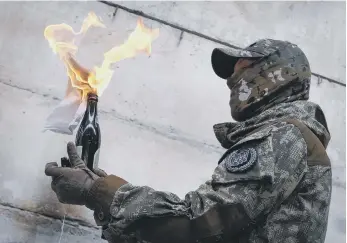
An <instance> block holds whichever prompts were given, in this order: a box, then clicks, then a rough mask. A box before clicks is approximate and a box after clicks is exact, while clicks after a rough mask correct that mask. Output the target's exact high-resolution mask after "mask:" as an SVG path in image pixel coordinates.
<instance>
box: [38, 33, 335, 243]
mask: <svg viewBox="0 0 347 243" xmlns="http://www.w3.org/2000/svg"><path fill="white" fill-rule="evenodd" d="M212 66H213V69H214V71H215V73H216V74H217V75H218V76H219V77H221V78H223V79H226V80H227V86H228V87H229V89H230V93H231V95H230V108H231V115H232V117H233V118H234V120H236V121H237V123H230V122H228V123H222V124H217V125H215V126H214V131H215V134H216V137H217V139H218V140H219V142H220V143H221V145H222V146H223V147H224V148H226V149H227V151H226V153H225V154H224V155H223V156H222V158H221V159H220V160H219V162H218V164H217V163H216V166H217V167H216V169H215V171H214V172H213V174H212V178H211V180H209V181H207V182H206V183H205V184H203V185H201V186H200V187H199V188H198V189H197V190H196V191H192V192H189V193H187V195H186V196H185V199H184V200H182V199H180V198H179V197H178V196H176V195H175V194H172V193H167V192H160V191H155V190H154V189H152V188H150V187H146V186H135V185H132V184H131V183H128V182H127V181H125V180H124V179H122V178H119V177H117V176H115V175H109V176H107V175H106V174H105V173H104V172H102V171H99V170H97V171H95V173H93V172H91V171H90V170H88V169H87V168H86V166H85V165H84V163H83V162H82V161H81V159H80V158H79V157H78V155H77V153H76V149H75V146H74V144H73V143H69V144H68V154H69V157H70V161H71V163H72V167H73V168H62V167H58V166H57V164H56V163H48V164H47V165H46V169H45V173H46V175H48V176H52V179H53V181H52V188H53V190H54V191H55V192H56V194H57V196H58V198H59V200H60V202H62V203H69V204H78V205H86V206H87V207H88V208H90V209H91V210H94V216H95V220H96V222H97V224H98V225H100V226H102V227H103V237H104V238H105V239H107V240H108V241H109V242H163V243H166V242H180V243H181V242H296V243H299V242H300V243H301V242H302V243H304V242H305V243H306V242H324V239H325V234H326V229H327V221H328V213H329V205H330V197H331V178H332V176H331V167H330V161H329V158H328V156H327V154H326V151H325V150H326V147H327V145H328V142H329V140H330V135H329V131H328V127H327V124H326V121H325V117H324V114H323V112H322V110H321V108H320V107H319V106H318V105H316V104H314V103H311V102H309V101H307V100H308V98H309V88H310V77H311V71H310V66H309V63H308V60H307V58H306V56H305V54H304V53H303V52H302V51H301V49H300V48H299V47H298V46H296V45H294V44H292V43H289V42H285V41H278V40H271V39H265V40H260V41H257V42H256V43H254V44H252V45H250V46H249V47H247V48H245V49H244V50H228V49H215V50H214V51H213V53H212ZM177 183H179V182H177Z"/></svg>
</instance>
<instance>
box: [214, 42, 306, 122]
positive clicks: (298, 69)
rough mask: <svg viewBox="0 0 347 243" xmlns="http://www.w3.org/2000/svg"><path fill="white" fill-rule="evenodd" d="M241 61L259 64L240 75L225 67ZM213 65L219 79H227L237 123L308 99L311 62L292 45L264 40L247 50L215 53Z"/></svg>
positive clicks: (227, 50)
mask: <svg viewBox="0 0 347 243" xmlns="http://www.w3.org/2000/svg"><path fill="white" fill-rule="evenodd" d="M241 57H242V58H248V59H252V58H253V59H255V60H256V61H255V62H253V64H252V65H251V66H249V67H248V68H245V69H241V70H238V71H237V72H234V71H233V70H232V71H230V70H231V69H230V67H229V66H225V64H223V63H222V62H227V63H228V64H229V65H230V63H232V64H233V63H236V61H237V60H238V59H239V58H241ZM212 65H213V68H214V70H215V72H216V74H217V75H219V76H220V77H222V78H224V79H227V83H228V86H229V88H230V90H231V94H230V108H231V112H232V117H233V118H234V119H235V120H236V121H244V120H246V119H249V118H251V117H253V116H254V115H257V114H260V113H261V112H262V111H264V110H266V109H268V108H270V107H272V106H274V105H277V104H280V103H283V102H290V101H294V100H307V99H308V98H309V89H310V80H311V69H310V65H309V62H308V60H307V58H306V56H305V54H304V53H303V51H302V50H301V49H300V48H299V47H298V46H297V45H295V44H292V43H290V42H287V41H280V40H272V39H263V40H259V41H257V42H255V43H253V44H252V45H250V46H249V47H247V48H245V49H244V50H234V51H232V50H231V49H218V48H217V49H215V50H214V51H213V53H212ZM229 75H230V76H229Z"/></svg>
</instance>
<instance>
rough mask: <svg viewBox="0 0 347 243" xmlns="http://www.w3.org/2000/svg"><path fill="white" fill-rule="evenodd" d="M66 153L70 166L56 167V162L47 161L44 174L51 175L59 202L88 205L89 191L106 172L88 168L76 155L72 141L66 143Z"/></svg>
mask: <svg viewBox="0 0 347 243" xmlns="http://www.w3.org/2000/svg"><path fill="white" fill-rule="evenodd" d="M67 153H68V156H69V159H70V165H71V167H58V164H57V163H56V162H52V163H47V164H46V168H45V174H46V175H47V176H51V177H52V184H51V186H52V189H53V191H54V192H55V193H56V194H57V197H58V199H59V201H60V202H61V203H67V204H75V205H86V206H87V207H88V206H89V205H88V204H89V203H88V201H89V198H88V197H89V191H90V190H91V188H92V186H93V185H94V183H95V181H96V180H97V179H99V178H100V177H105V176H107V174H106V173H105V172H104V171H102V170H100V169H96V170H95V171H94V172H92V171H91V170H89V169H88V168H87V166H86V165H85V163H84V162H83V161H82V159H81V158H80V157H79V156H78V154H77V151H76V146H75V144H74V143H72V142H69V143H68V144H67ZM90 207H91V206H89V208H90Z"/></svg>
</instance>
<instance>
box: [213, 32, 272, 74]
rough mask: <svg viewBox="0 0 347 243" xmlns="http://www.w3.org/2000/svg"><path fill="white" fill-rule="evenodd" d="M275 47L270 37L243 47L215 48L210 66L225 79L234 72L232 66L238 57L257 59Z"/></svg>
mask: <svg viewBox="0 0 347 243" xmlns="http://www.w3.org/2000/svg"><path fill="white" fill-rule="evenodd" d="M277 49H278V48H277V46H274V45H273V42H272V40H270V39H262V40H259V41H257V42H254V43H253V44H251V45H250V46H248V47H246V48H244V49H233V48H215V49H214V50H213V51H212V56H211V62H212V67H213V70H214V72H215V73H216V74H217V75H218V76H219V77H220V78H222V79H227V78H229V77H230V76H231V75H232V74H233V73H234V66H235V64H236V62H237V61H238V60H239V59H240V58H247V59H259V58H262V57H265V56H268V55H270V54H271V53H273V52H275V51H276V50H277Z"/></svg>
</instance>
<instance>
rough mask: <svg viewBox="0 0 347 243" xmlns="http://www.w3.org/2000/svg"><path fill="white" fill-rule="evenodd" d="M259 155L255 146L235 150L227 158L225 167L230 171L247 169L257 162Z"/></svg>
mask: <svg viewBox="0 0 347 243" xmlns="http://www.w3.org/2000/svg"><path fill="white" fill-rule="evenodd" d="M257 157H258V156H257V151H256V150H255V149H254V148H244V149H238V150H235V151H233V152H232V153H230V154H229V155H228V156H227V157H226V158H225V168H226V169H227V170H228V171H229V172H243V171H246V170H248V169H250V168H251V167H252V166H253V165H254V164H255V162H256V161H257Z"/></svg>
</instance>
